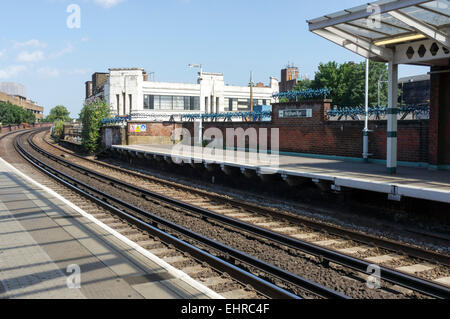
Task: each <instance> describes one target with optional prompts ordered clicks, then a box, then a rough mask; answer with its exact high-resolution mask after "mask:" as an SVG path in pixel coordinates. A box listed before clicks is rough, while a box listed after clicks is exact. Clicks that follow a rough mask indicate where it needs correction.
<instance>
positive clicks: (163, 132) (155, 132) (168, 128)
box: [127, 122, 182, 137]
mask: <svg viewBox="0 0 450 319" xmlns="http://www.w3.org/2000/svg"><path fill="white" fill-rule="evenodd" d="M132 124H146V125H147V131H146V132H143V133H142V132H141V133H136V132H133V133H132V132H130V125H132ZM181 127H182V125H181V124H177V123H169V122H134V123H128V128H127V130H128V135H129V136H168V137H170V136H171V135H172V132H173V131H174V130H175V129H176V128H181Z"/></svg>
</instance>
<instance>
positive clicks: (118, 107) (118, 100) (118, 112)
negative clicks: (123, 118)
mask: <svg viewBox="0 0 450 319" xmlns="http://www.w3.org/2000/svg"><path fill="white" fill-rule="evenodd" d="M116 103H117V115H120V95H119V94H117V95H116Z"/></svg>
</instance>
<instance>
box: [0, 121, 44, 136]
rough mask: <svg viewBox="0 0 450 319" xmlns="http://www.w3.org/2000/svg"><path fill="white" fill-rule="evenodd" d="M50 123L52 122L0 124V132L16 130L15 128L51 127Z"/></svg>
mask: <svg viewBox="0 0 450 319" xmlns="http://www.w3.org/2000/svg"><path fill="white" fill-rule="evenodd" d="M52 125H53V124H51V123H32V124H17V125H7V126H0V134H4V133H8V132H12V131H17V130H23V129H29V128H41V127H51V126H52Z"/></svg>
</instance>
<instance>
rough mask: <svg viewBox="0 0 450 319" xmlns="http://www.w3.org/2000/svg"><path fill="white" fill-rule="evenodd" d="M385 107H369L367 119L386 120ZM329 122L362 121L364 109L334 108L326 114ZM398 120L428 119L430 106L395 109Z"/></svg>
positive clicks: (405, 106) (410, 106)
mask: <svg viewBox="0 0 450 319" xmlns="http://www.w3.org/2000/svg"><path fill="white" fill-rule="evenodd" d="M387 110H388V108H387V107H371V108H369V119H371V120H385V119H386V118H387V116H386V113H387ZM327 114H328V117H329V120H332V121H333V120H335V121H341V120H353V121H362V120H363V119H364V116H365V110H364V107H340V108H337V107H335V108H334V109H332V110H329V111H328V112H327ZM397 115H398V119H399V120H407V119H409V120H417V119H429V116H430V105H429V104H419V105H404V106H400V107H399V108H398V109H397Z"/></svg>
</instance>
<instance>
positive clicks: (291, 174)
mask: <svg viewBox="0 0 450 319" xmlns="http://www.w3.org/2000/svg"><path fill="white" fill-rule="evenodd" d="M111 149H112V150H113V151H115V152H120V153H128V154H129V155H130V156H135V157H144V158H155V159H158V160H161V159H163V160H166V161H169V162H170V161H172V162H175V163H180V162H181V161H184V162H190V163H196V164H201V165H200V167H202V166H203V168H206V169H208V168H210V167H211V166H213V165H217V166H219V167H220V169H222V171H224V172H225V173H226V174H229V173H230V171H231V170H232V169H238V170H240V171H241V172H242V173H244V174H245V175H248V176H254V175H258V176H261V177H262V178H264V175H267V174H279V175H280V176H281V177H282V178H283V179H284V180H286V181H287V182H288V183H292V184H295V183H298V182H301V180H305V179H310V180H312V181H313V182H315V183H317V184H318V185H320V187H331V188H332V189H333V190H335V191H340V190H342V189H345V188H347V189H360V190H367V191H373V192H378V193H385V194H387V195H388V196H389V198H390V199H392V200H400V199H401V198H402V197H410V198H418V199H425V200H431V201H437V202H444V203H450V171H434V170H429V169H427V168H418V167H399V169H398V173H397V174H396V175H389V174H387V173H386V167H385V166H384V165H382V164H374V163H363V162H354V161H343V160H334V159H322V158H314V157H302V156H287V155H279V158H278V163H277V165H272V164H268V163H269V162H270V159H268V160H266V159H264V160H260V159H259V158H256V159H255V158H252V156H250V154H251V153H246V152H242V151H228V152H230V153H229V154H228V155H225V154H215V153H213V154H210V153H211V152H209V153H207V154H205V153H204V152H202V151H201V150H202V149H201V148H200V149H198V148H194V147H191V146H186V145H185V146H183V149H174V146H173V145H130V146H122V145H113V146H112V147H111ZM223 153H225V152H223ZM230 155H231V156H230Z"/></svg>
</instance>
